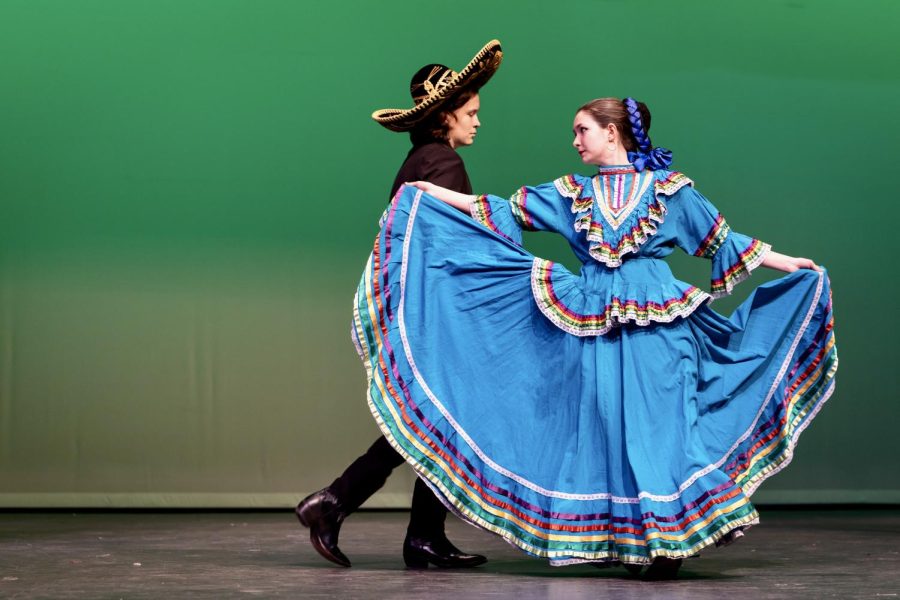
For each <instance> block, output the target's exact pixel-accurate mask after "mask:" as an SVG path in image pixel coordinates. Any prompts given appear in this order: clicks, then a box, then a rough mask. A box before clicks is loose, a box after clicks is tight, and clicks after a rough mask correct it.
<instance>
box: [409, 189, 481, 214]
mask: <svg viewBox="0 0 900 600" xmlns="http://www.w3.org/2000/svg"><path fill="white" fill-rule="evenodd" d="M407 185H411V186H413V187H416V188H419V189H420V190H422V191H423V192H425V193H426V194H428V195H429V196H434V197H435V198H437V199H438V200H443V201H444V202H446V203H447V204H449V205H450V206H452V207H453V208H456V209H458V210H461V211H462V212H464V213H466V214H469V205H471V204H472V201H473V200H475V196H470V195H468V194H460V193H459V192H454V191H453V190H448V189H447V188H444V187H441V186H439V185H435V184H433V183H429V182H427V181H409V182H407Z"/></svg>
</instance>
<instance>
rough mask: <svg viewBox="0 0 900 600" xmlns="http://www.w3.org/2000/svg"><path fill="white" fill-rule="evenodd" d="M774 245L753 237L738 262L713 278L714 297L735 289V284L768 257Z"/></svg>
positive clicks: (712, 289)
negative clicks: (719, 275)
mask: <svg viewBox="0 0 900 600" xmlns="http://www.w3.org/2000/svg"><path fill="white" fill-rule="evenodd" d="M771 249H772V246H771V245H769V244H766V243H765V242H761V241H760V240H757V239H753V240H751V242H750V244H749V245H748V246H747V247H746V248H745V249H744V250H743V252H741V253H740V255H739V256H738V260H737V262H735V263H734V264H733V265H731V266H730V267H728V268H727V269H725V273H724V274H723V275H722V277H719V278H714V279H712V282H711V284H710V286H711V290H710V291H711V292H712V297H713V298H721V297H722V296H727V295H728V294H730V293H731V291H732V290H733V289H734V286H736V285H737V284H739V283H740V282H742V281H744V280H745V279H747V278H748V277H750V274H751V273H752V272H753V270H754V269H756V268H757V267H758V266H759V265H761V264H762V261H763V260H764V259H765V258H766V254H768V253H769V250H771Z"/></svg>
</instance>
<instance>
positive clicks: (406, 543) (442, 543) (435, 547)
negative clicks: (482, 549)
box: [403, 535, 487, 569]
mask: <svg viewBox="0 0 900 600" xmlns="http://www.w3.org/2000/svg"><path fill="white" fill-rule="evenodd" d="M403 562H405V563H406V566H407V567H409V568H410V569H427V568H428V563H431V564H433V565H434V566H436V567H441V568H444V569H461V568H467V567H477V566H478V565H483V564H484V563H486V562H487V558H485V557H484V556H481V555H480V554H464V553H463V552H462V550H460V549H459V548H457V547H456V546H454V545H453V544H451V543H450V540H448V539H447V538H446V537H445V536H443V535H442V536H440V537H437V538H434V539H428V538H420V537H412V536H406V539H405V540H403Z"/></svg>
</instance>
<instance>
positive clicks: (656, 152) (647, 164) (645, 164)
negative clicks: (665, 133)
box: [622, 98, 672, 171]
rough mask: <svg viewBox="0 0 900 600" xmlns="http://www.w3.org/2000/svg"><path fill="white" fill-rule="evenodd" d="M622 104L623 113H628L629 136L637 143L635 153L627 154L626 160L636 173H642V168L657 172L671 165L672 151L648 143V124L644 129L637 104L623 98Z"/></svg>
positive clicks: (630, 99) (631, 99)
mask: <svg viewBox="0 0 900 600" xmlns="http://www.w3.org/2000/svg"><path fill="white" fill-rule="evenodd" d="M622 104H624V105H625V111H626V112H627V113H628V123H629V124H630V125H631V135H632V136H633V137H634V141H635V142H636V143H637V151H636V152H629V153H628V160H629V161H630V162H631V163H632V164H633V165H634V168H635V169H637V170H638V171H643V170H644V168H647V169H649V170H651V171H657V170H659V169H665V168H666V167H668V166H669V165H671V164H672V151H671V150H668V149H666V148H654V147H653V143H652V142H651V141H650V135H649V134H648V130H649V129H650V124H649V123H648V124H647V128H646V129H645V128H644V124H643V119H642V118H641V110H640V106H639V105H638V102H637V101H636V100H635V99H634V98H625V99H624V100H622ZM641 104H643V103H641ZM644 108H645V109H646V105H644ZM647 115H648V116H649V115H650V111H649V110H647ZM648 120H649V119H648Z"/></svg>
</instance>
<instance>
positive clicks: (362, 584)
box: [0, 509, 900, 600]
mask: <svg viewBox="0 0 900 600" xmlns="http://www.w3.org/2000/svg"><path fill="white" fill-rule="evenodd" d="M761 512H762V524H761V525H760V526H758V527H755V528H753V529H751V530H750V531H749V532H748V534H747V536H746V537H744V538H743V539H742V540H740V541H738V542H737V543H736V544H734V545H732V546H730V547H728V548H721V549H713V550H709V551H707V552H704V553H703V556H702V557H700V558H696V559H691V560H689V561H686V563H685V566H684V568H683V569H682V577H681V579H679V580H678V581H674V582H662V583H652V582H642V581H638V580H633V579H631V578H629V577H627V575H626V573H625V571H624V569H621V568H612V569H604V570H600V569H595V568H593V567H590V566H583V565H582V566H575V567H563V568H554V567H550V566H548V565H547V564H546V563H544V562H543V561H539V560H535V559H532V558H529V557H527V556H525V555H524V554H522V553H521V552H519V551H518V550H516V549H515V548H513V547H511V546H509V545H507V544H506V543H504V542H503V541H501V540H500V539H499V538H497V537H495V536H493V535H490V534H487V533H484V532H481V531H479V530H476V529H474V528H472V527H469V526H467V525H464V524H462V523H460V522H458V521H456V520H454V519H453V518H452V517H450V519H449V520H450V521H453V522H451V523H448V531H449V532H450V537H451V539H452V540H453V541H455V542H456V543H457V545H458V546H460V547H461V548H463V549H465V550H471V551H477V552H482V553H484V554H486V555H488V557H489V559H490V562H488V564H486V565H484V566H482V567H479V568H477V569H473V570H469V571H443V570H437V569H429V570H428V571H426V572H416V571H408V570H405V568H404V566H403V561H402V559H401V556H400V546H401V542H402V540H403V533H404V529H405V526H406V520H407V514H406V513H402V512H397V513H379V512H369V513H360V514H356V515H353V516H352V517H351V518H350V519H348V521H347V522H346V523H345V525H344V529H343V531H342V534H341V548H342V549H343V550H344V551H345V552H346V553H347V555H348V556H349V557H350V559H351V560H352V561H353V564H354V566H353V568H351V569H342V568H340V567H332V566H331V565H330V563H327V562H325V561H324V560H322V559H320V558H319V556H318V555H317V554H316V553H315V551H314V550H313V549H312V547H311V546H310V545H309V543H308V541H307V539H308V538H307V532H306V530H305V529H302V528H301V527H300V526H299V524H298V523H297V522H296V520H295V519H294V516H293V514H292V513H289V512H285V513H272V512H268V513H74V514H72V513H0V597H2V598H60V599H62V598H248V597H257V598H410V599H411V598H416V599H419V598H427V599H438V598H454V599H467V598H516V600H530V599H532V598H553V599H560V600H563V599H564V600H578V599H581V598H591V599H595V598H621V599H631V598H641V599H645V598H675V599H678V598H684V599H697V598H730V599H735V598H753V599H755V600H759V599H763V598H872V599H876V598H898V597H900V511H890V510H864V511H834V510H824V511H776V510H768V511H766V510H765V509H763V510H762V511H761Z"/></svg>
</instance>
